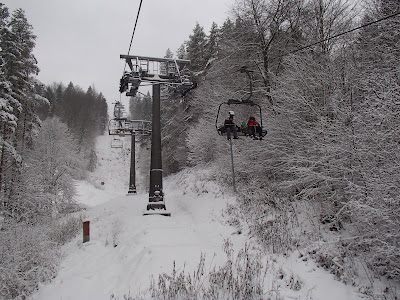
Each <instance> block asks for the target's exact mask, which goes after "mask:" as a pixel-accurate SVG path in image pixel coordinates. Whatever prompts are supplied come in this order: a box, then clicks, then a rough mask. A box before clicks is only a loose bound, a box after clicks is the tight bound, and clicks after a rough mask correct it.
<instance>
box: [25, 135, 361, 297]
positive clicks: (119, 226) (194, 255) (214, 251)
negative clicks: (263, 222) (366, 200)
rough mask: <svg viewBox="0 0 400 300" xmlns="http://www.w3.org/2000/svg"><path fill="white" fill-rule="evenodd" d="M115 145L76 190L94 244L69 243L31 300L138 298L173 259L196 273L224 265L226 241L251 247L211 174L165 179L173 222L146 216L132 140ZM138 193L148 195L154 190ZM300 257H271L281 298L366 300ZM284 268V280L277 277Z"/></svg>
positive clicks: (105, 140)
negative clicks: (229, 218) (134, 183)
mask: <svg viewBox="0 0 400 300" xmlns="http://www.w3.org/2000/svg"><path fill="white" fill-rule="evenodd" d="M110 143H111V137H109V136H107V135H105V136H101V137H99V139H98V143H97V155H98V168H97V169H96V171H95V172H94V173H93V174H91V176H90V178H89V180H88V181H82V182H78V184H77V188H78V194H79V195H78V197H77V201H78V202H80V203H82V204H85V205H87V207H88V208H87V210H85V211H84V212H83V214H84V218H85V220H89V221H90V241H89V242H87V243H82V236H78V237H76V238H75V240H74V241H72V242H70V243H68V244H67V245H65V246H64V248H63V253H64V254H65V258H64V259H63V262H62V264H61V267H60V270H59V273H58V276H57V277H56V278H55V279H54V280H53V281H52V282H51V283H48V284H46V285H41V286H40V287H39V291H38V292H37V293H35V294H34V295H33V296H32V299H35V300H46V299H48V300H56V299H60V300H61V299H62V300H69V299H71V300H72V299H73V300H78V299H82V300H83V299H85V300H89V299H99V300H101V299H110V296H111V295H115V296H116V297H117V298H119V299H123V295H124V294H130V295H136V294H138V293H139V292H140V291H143V290H145V289H147V288H148V287H149V285H150V276H151V275H154V277H155V278H156V279H157V278H158V274H160V273H164V272H165V273H168V274H171V273H172V268H173V262H174V261H175V263H176V268H177V269H178V270H179V269H182V268H185V270H187V271H192V270H195V269H196V267H197V266H198V264H199V261H200V256H201V254H205V256H206V266H207V268H210V269H211V268H212V267H213V266H215V265H217V266H218V265H222V264H223V263H224V261H225V258H226V255H225V253H224V251H223V243H224V240H225V239H227V238H229V239H230V240H231V242H232V244H233V249H235V250H236V251H238V250H239V249H242V248H243V247H244V245H245V243H246V242H247V243H249V241H250V239H249V237H248V236H246V234H245V233H244V234H237V229H236V228H234V227H231V226H229V225H227V223H226V222H225V221H226V220H224V217H222V210H223V209H224V208H225V207H226V205H227V204H228V203H234V200H235V199H234V196H233V195H229V194H227V193H224V192H223V190H222V189H220V188H219V187H218V186H217V185H216V184H215V183H213V182H211V181H207V180H206V179H205V178H206V176H202V174H206V173H207V170H203V171H199V170H197V171H196V172H194V171H184V172H181V173H179V174H177V175H174V176H170V177H168V178H165V179H164V191H165V200H166V206H167V209H168V211H170V212H171V217H165V216H160V215H151V216H143V211H144V210H145V208H146V204H147V200H148V194H147V193H144V192H143V193H140V194H138V195H134V196H132V195H131V196H127V195H126V194H127V191H128V182H129V160H130V153H129V149H128V146H129V145H130V140H129V138H125V140H124V148H121V149H111V147H110ZM144 171H146V170H144ZM138 174H140V173H138ZM139 176H140V175H139ZM101 182H104V185H101ZM139 189H140V190H142V191H145V190H147V187H139ZM298 257H299V256H298V253H294V254H293V255H291V256H290V257H285V258H284V257H279V256H275V257H272V256H269V257H267V256H266V257H265V261H268V263H269V266H270V268H269V270H268V271H267V272H266V277H265V290H266V291H268V290H274V289H277V291H276V292H275V295H276V294H279V295H280V297H281V299H324V300H326V299H335V300H336V299H343V300H346V299H361V298H362V297H361V295H359V294H358V293H357V292H356V290H355V289H354V288H352V287H349V286H346V285H344V284H342V283H340V282H338V281H336V280H334V277H333V275H331V274H329V273H327V272H325V271H323V270H321V269H319V268H317V267H316V266H315V264H314V263H313V262H311V261H308V262H303V261H302V260H301V259H299V258H298ZM271 261H272V264H273V265H272V267H271ZM274 270H275V271H274ZM278 270H279V273H280V274H282V273H283V275H284V276H281V277H282V278H276V276H275V275H276V274H277V271H278ZM289 278H297V279H298V280H299V281H300V282H301V283H302V284H301V288H300V290H296V289H293V288H290V283H289V282H285V280H286V281H287V280H288V279H289ZM266 299H267V296H266ZM271 299H275V298H273V297H272V298H271Z"/></svg>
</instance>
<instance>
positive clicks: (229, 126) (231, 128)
mask: <svg viewBox="0 0 400 300" xmlns="http://www.w3.org/2000/svg"><path fill="white" fill-rule="evenodd" d="M234 116H235V113H234V112H233V111H230V112H229V117H228V118H227V119H226V120H225V122H224V127H225V131H226V137H227V138H228V140H230V139H231V132H233V138H234V139H238V135H237V130H236V124H235V122H234V121H233V117H234Z"/></svg>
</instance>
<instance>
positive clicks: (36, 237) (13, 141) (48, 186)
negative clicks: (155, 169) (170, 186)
mask: <svg viewBox="0 0 400 300" xmlns="http://www.w3.org/2000/svg"><path fill="white" fill-rule="evenodd" d="M35 39H36V36H35V35H34V33H33V28H32V26H31V25H30V24H29V22H28V20H27V18H26V17H25V13H24V11H23V10H22V9H17V10H15V11H14V12H12V13H11V14H10V12H9V10H8V8H7V7H6V6H5V5H4V4H2V3H0V248H1V251H0V270H1V272H0V298H1V299H25V298H26V297H28V296H29V295H30V293H32V292H33V291H35V290H36V289H37V288H38V284H39V281H47V280H50V279H51V278H54V276H55V275H56V272H57V271H56V270H57V268H56V266H57V264H58V263H59V260H60V253H59V248H60V246H61V245H62V244H64V243H65V242H67V241H68V240H69V239H71V238H73V237H74V236H76V234H77V232H78V231H79V230H80V229H81V220H80V218H79V217H76V216H75V217H73V216H71V214H69V213H70V212H72V211H76V210H78V209H79V207H78V206H77V204H76V203H75V202H74V196H75V184H74V180H76V179H83V178H84V176H85V173H86V172H87V170H89V171H92V170H94V168H95V167H96V163H97V161H96V160H97V158H96V152H95V149H94V145H95V139H96V137H97V136H98V135H99V134H102V133H103V132H104V131H105V129H106V127H107V123H108V114H107V103H106V99H105V98H104V96H103V95H102V94H101V93H98V92H97V91H96V90H95V89H94V87H89V88H88V89H87V90H86V91H84V90H82V89H81V88H80V87H78V86H74V85H73V83H72V82H71V83H69V84H68V86H64V85H63V84H61V83H54V84H52V85H50V86H45V85H44V84H42V83H41V82H40V81H38V80H37V78H36V75H38V73H39V67H38V62H37V61H36V58H35V56H34V55H33V52H32V51H33V49H34V47H35Z"/></svg>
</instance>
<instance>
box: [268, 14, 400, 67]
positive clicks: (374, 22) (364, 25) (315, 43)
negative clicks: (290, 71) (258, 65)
mask: <svg viewBox="0 0 400 300" xmlns="http://www.w3.org/2000/svg"><path fill="white" fill-rule="evenodd" d="M399 14H400V11H398V12H396V13H394V14H391V15H388V16H385V17H383V18H380V19H378V20H375V21H372V22H368V23H365V24H363V25H360V26H358V27H354V28H352V29H349V30H347V31H344V32H341V33H338V34H335V35H333V36H330V37H327V38H325V39H322V40H319V41H317V42H314V43H312V44H309V45H306V46H303V47H300V48H297V49H295V50H292V51H289V52H286V53H284V54H281V55H278V56H275V57H272V58H270V59H271V60H274V59H277V58H281V57H284V56H286V55H289V54H293V53H296V52H299V51H301V50H304V49H307V48H310V47H312V46H315V45H318V44H321V43H323V42H326V41H329V40H332V39H335V38H337V37H339V36H342V35H345V34H348V33H350V32H353V31H356V30H359V29H362V28H364V27H367V26H370V25H373V24H377V23H380V22H382V21H385V20H387V19H390V18H393V17H395V16H397V15H399Z"/></svg>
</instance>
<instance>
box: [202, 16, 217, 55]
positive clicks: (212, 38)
mask: <svg viewBox="0 0 400 300" xmlns="http://www.w3.org/2000/svg"><path fill="white" fill-rule="evenodd" d="M218 48H219V29H218V25H217V23H215V22H213V23H212V25H211V29H210V35H209V36H208V40H207V43H206V47H205V52H206V54H205V60H206V61H207V62H208V61H209V60H210V59H212V58H215V57H217V55H218Z"/></svg>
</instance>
